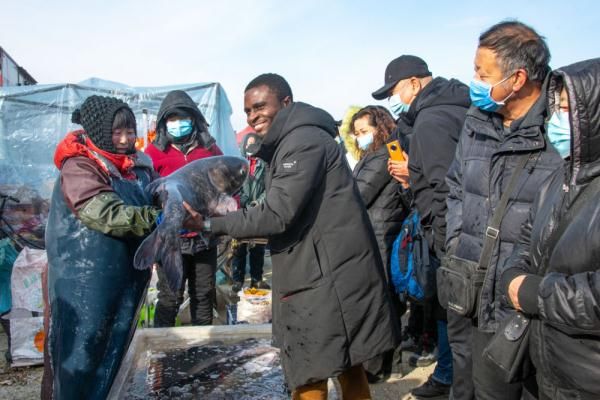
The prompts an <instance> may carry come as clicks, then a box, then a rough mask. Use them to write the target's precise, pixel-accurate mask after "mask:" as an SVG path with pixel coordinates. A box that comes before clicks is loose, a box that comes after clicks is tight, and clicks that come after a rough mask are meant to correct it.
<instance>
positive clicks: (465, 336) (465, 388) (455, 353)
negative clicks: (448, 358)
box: [448, 310, 475, 400]
mask: <svg viewBox="0 0 600 400" xmlns="http://www.w3.org/2000/svg"><path fill="white" fill-rule="evenodd" d="M472 328H473V322H472V321H471V320H470V319H469V318H464V317H461V316H460V315H458V314H456V313H455V312H454V311H452V310H448V341H449V342H450V349H451V350H452V396H451V399H453V400H472V399H474V398H475V388H474V387H473V374H472V371H473V363H472V362H471V353H472V337H471V336H472V335H471V330H472Z"/></svg>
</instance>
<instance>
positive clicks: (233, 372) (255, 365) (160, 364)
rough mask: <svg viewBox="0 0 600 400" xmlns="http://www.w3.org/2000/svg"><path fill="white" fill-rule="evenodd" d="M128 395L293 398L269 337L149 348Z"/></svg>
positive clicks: (199, 397) (171, 397) (140, 397)
mask: <svg viewBox="0 0 600 400" xmlns="http://www.w3.org/2000/svg"><path fill="white" fill-rule="evenodd" d="M146 362H147V366H146V369H145V371H139V372H137V373H136V374H135V375H134V377H133V382H130V385H128V386H129V389H128V390H127V394H126V398H128V399H210V400H212V399H215V400H216V399H232V400H234V399H235V400H249V399H259V400H260V399H264V400H267V399H269V400H278V399H282V400H283V399H288V398H289V397H288V394H287V392H286V390H285V385H284V379H283V372H282V370H281V365H280V361H279V351H278V350H277V349H275V348H273V347H271V346H270V340H267V339H258V340H257V339H247V340H244V341H241V342H237V343H234V344H230V345H226V344H224V343H223V342H218V341H213V342H209V343H207V344H204V345H202V346H197V347H190V348H186V349H174V350H167V351H148V352H147V354H146Z"/></svg>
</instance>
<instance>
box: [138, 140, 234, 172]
mask: <svg viewBox="0 0 600 400" xmlns="http://www.w3.org/2000/svg"><path fill="white" fill-rule="evenodd" d="M146 154H148V155H149V156H150V158H151V159H152V163H153V164H154V169H155V170H156V172H158V174H159V175H160V176H167V175H169V174H170V173H171V172H174V171H177V170H178V169H179V168H181V167H183V166H184V165H186V164H187V163H189V162H192V161H194V160H200V159H202V158H206V157H212V156H220V155H223V152H222V151H221V149H219V146H217V145H216V144H214V145H212V146H211V147H209V148H208V149H207V148H204V147H200V146H198V147H195V148H193V149H192V150H191V151H189V152H188V153H187V154H183V153H182V152H181V151H179V150H178V149H177V148H176V147H174V146H172V145H170V144H169V145H167V148H166V149H165V151H160V150H159V149H158V148H157V147H156V146H154V144H152V143H150V144H149V145H148V147H147V148H146Z"/></svg>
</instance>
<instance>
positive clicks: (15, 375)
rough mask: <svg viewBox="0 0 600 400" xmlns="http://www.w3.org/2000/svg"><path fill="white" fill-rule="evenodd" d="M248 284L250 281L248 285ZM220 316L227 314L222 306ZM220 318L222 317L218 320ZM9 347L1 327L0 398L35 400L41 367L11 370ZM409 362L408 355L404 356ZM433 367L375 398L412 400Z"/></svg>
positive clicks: (378, 390)
mask: <svg viewBox="0 0 600 400" xmlns="http://www.w3.org/2000/svg"><path fill="white" fill-rule="evenodd" d="M265 261H266V263H265V274H264V276H265V280H267V281H268V282H269V283H270V280H271V279H270V278H271V263H270V258H267V259H266V260H265ZM248 283H249V282H248ZM219 289H220V291H221V293H222V295H221V296H220V298H221V299H223V298H224V297H225V296H226V293H227V290H228V287H227V284H226V283H223V284H221V285H219ZM220 308H221V310H219V311H220V312H219V313H220V314H221V313H222V312H223V311H224V310H223V308H222V307H220ZM219 319H220V318H219ZM7 347H8V343H7V336H6V333H5V332H4V331H3V330H2V329H1V328H0V399H2V400H4V399H7V400H9V399H10V400H13V399H14V400H30V399H31V400H33V399H39V398H40V384H41V381H42V368H41V367H29V368H10V366H8V365H7V363H6V360H5V358H4V353H5V352H6V349H7ZM403 359H404V360H407V359H408V353H407V354H406V355H405V356H404V357H403ZM433 368H434V365H431V366H429V367H426V368H414V369H413V368H411V367H410V366H408V364H406V363H404V364H403V376H402V378H400V379H396V380H393V381H390V382H386V383H382V384H377V385H372V386H371V393H372V395H373V399H377V400H379V399H381V400H399V399H402V400H407V399H411V398H412V397H411V395H410V390H411V389H413V388H414V387H417V386H419V385H421V384H422V383H423V382H425V380H426V379H427V377H428V376H429V375H430V374H431V373H432V372H433Z"/></svg>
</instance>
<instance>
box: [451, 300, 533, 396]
mask: <svg viewBox="0 0 600 400" xmlns="http://www.w3.org/2000/svg"><path fill="white" fill-rule="evenodd" d="M493 336H494V335H493V334H492V333H484V332H481V331H479V330H478V329H477V326H475V325H474V324H473V321H472V320H471V319H470V318H464V317H461V316H459V315H458V314H456V313H454V312H453V311H448V339H449V341H450V348H451V349H452V366H453V384H452V397H451V399H453V400H472V399H477V400H494V399H498V400H520V399H521V398H523V399H528V398H531V397H530V396H529V393H528V391H527V390H523V387H524V384H523V383H506V382H504V381H503V380H502V379H501V378H500V376H499V374H498V371H497V369H496V367H495V366H494V365H492V364H491V363H490V362H489V361H487V360H486V359H484V358H483V349H485V347H486V346H487V345H488V343H489V342H490V340H491V339H492V337H493ZM525 386H527V384H525ZM534 386H535V385H534ZM532 392H533V390H532ZM521 396H523V397H521Z"/></svg>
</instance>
